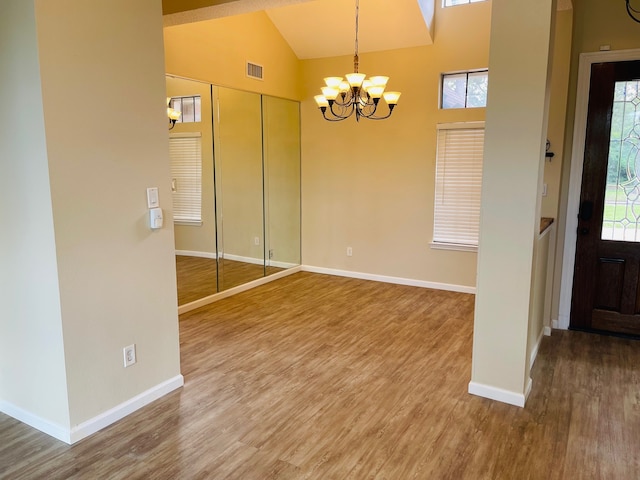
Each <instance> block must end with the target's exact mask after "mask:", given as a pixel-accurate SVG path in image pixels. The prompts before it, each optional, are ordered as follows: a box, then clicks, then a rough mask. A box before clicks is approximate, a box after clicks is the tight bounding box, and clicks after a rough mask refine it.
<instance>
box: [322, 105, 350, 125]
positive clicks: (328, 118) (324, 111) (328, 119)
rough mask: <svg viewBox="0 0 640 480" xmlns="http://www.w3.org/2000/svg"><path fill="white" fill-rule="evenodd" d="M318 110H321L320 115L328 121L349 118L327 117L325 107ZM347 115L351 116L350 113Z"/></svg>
mask: <svg viewBox="0 0 640 480" xmlns="http://www.w3.org/2000/svg"><path fill="white" fill-rule="evenodd" d="M320 110H321V111H322V116H323V117H324V119H325V120H327V121H329V122H341V121H343V120H346V119H347V118H349V117H337V116H334V117H327V107H322V108H321V109H320ZM349 116H351V115H349Z"/></svg>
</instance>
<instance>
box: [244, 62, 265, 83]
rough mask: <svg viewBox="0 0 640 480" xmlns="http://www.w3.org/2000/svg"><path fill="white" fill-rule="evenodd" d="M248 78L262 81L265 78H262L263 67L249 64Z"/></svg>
mask: <svg viewBox="0 0 640 480" xmlns="http://www.w3.org/2000/svg"><path fill="white" fill-rule="evenodd" d="M247 77H249V78H256V79H258V80H262V79H263V78H264V77H263V76H262V65H258V64H256V63H251V62H247Z"/></svg>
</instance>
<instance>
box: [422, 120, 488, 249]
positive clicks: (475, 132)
mask: <svg viewBox="0 0 640 480" xmlns="http://www.w3.org/2000/svg"><path fill="white" fill-rule="evenodd" d="M483 149H484V122H471V123H451V124H442V125H438V150H437V154H436V185H435V211H434V226H433V243H432V244H431V245H432V247H435V248H449V249H456V250H476V249H477V247H478V235H479V230H480V195H481V190H482V155H483Z"/></svg>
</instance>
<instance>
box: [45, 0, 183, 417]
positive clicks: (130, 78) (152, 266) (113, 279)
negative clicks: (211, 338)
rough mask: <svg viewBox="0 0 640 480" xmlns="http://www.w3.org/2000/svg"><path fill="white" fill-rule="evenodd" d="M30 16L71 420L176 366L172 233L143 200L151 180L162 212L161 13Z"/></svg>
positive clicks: (87, 10) (86, 10)
mask: <svg viewBox="0 0 640 480" xmlns="http://www.w3.org/2000/svg"><path fill="white" fill-rule="evenodd" d="M36 16H37V25H38V47H39V58H40V67H41V74H42V92H43V101H44V113H45V126H46V138H47V153H48V159H49V170H50V185H51V193H52V200H53V219H54V223H55V243H56V249H57V261H58V276H59V282H60V300H61V306H62V328H63V332H64V354H65V360H66V370H67V380H68V393H69V411H70V423H71V426H72V427H73V426H76V425H78V424H80V423H82V422H84V421H87V420H89V419H92V418H93V417H95V416H96V415H99V414H101V413H103V412H105V411H106V410H108V409H110V408H113V407H115V406H117V405H119V404H120V403H122V402H125V401H128V400H130V399H132V398H133V397H135V396H136V395H139V394H141V393H142V392H145V391H146V390H147V389H150V388H152V387H155V386H157V385H159V384H161V383H162V382H165V381H167V380H170V379H173V378H175V377H176V376H178V375H179V374H180V364H179V362H180V359H179V342H178V321H177V300H176V281H175V261H174V255H173V252H174V238H173V229H172V228H171V222H170V221H169V222H167V223H168V225H167V226H165V228H163V229H161V230H158V231H155V232H154V231H151V230H150V229H149V227H148V210H147V205H146V188H147V187H154V186H155V187H158V188H159V191H160V204H161V206H162V207H163V208H164V210H165V212H166V213H167V214H170V211H171V197H170V182H169V158H168V140H167V118H166V102H165V99H166V94H165V77H164V62H163V49H162V28H161V25H162V17H161V11H160V2H158V1H157V0H138V1H136V2H130V1H128V0H108V1H107V0H95V1H92V2H86V1H84V0H37V1H36ZM132 343H135V344H136V345H137V353H138V363H137V364H136V365H134V366H132V367H130V368H127V369H125V368H124V367H123V353H122V349H123V347H125V346H126V345H129V344H132ZM41 401H46V399H44V398H43V399H41Z"/></svg>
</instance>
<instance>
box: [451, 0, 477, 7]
mask: <svg viewBox="0 0 640 480" xmlns="http://www.w3.org/2000/svg"><path fill="white" fill-rule="evenodd" d="M448 1H450V0H442V8H451V7H459V6H461V5H470V4H472V3H480V2H486V1H487V0H466V1H464V2H462V3H456V4H455V5H454V4H452V5H447V2H448Z"/></svg>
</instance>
